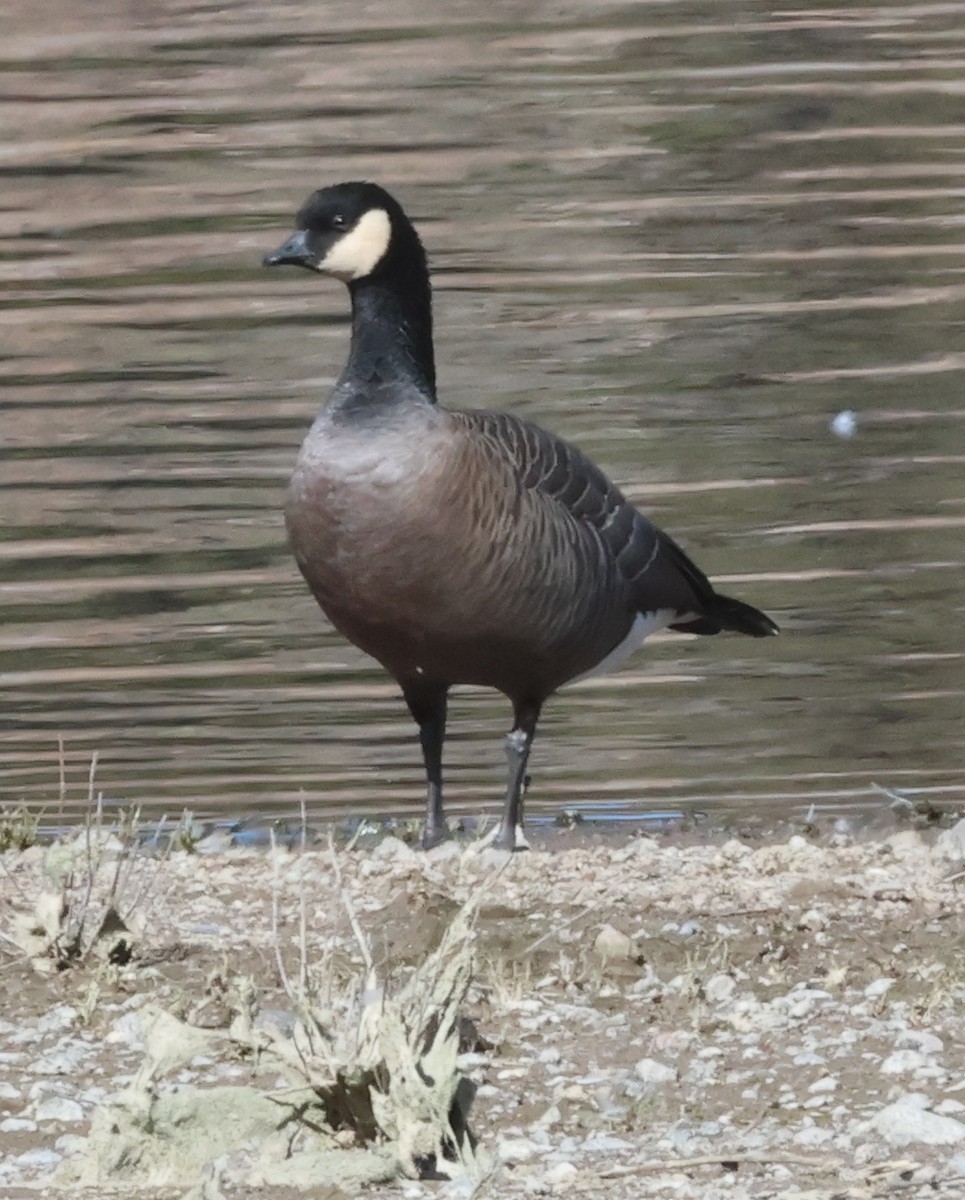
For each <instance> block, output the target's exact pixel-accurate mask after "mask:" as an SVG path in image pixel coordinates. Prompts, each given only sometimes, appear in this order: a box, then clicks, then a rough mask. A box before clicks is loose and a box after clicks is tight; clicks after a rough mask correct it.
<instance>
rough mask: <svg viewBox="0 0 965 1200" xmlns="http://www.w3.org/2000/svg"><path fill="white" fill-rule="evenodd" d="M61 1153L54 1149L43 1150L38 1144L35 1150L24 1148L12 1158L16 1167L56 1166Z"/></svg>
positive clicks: (60, 1158)
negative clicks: (21, 1152)
mask: <svg viewBox="0 0 965 1200" xmlns="http://www.w3.org/2000/svg"><path fill="white" fill-rule="evenodd" d="M62 1157H63V1156H62V1155H60V1154H58V1153H57V1151H56V1150H45V1149H43V1148H42V1147H40V1146H38V1147H37V1148H36V1149H35V1150H25V1151H24V1152H23V1154H18V1155H17V1157H16V1158H15V1159H14V1160H13V1161H14V1162H15V1163H16V1164H17V1166H18V1167H34V1168H36V1167H56V1166H57V1164H58V1163H59V1162H60V1161H61V1160H62Z"/></svg>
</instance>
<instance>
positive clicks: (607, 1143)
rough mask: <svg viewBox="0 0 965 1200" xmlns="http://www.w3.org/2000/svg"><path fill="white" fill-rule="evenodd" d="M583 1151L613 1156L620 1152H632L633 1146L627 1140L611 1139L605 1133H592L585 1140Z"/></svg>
mask: <svg viewBox="0 0 965 1200" xmlns="http://www.w3.org/2000/svg"><path fill="white" fill-rule="evenodd" d="M583 1149H584V1150H586V1151H588V1152H589V1153H591V1154H612V1153H614V1151H619V1150H632V1149H633V1145H632V1144H631V1143H630V1142H628V1141H627V1140H626V1139H625V1138H619V1137H611V1136H610V1135H609V1134H605V1133H591V1134H589V1136H588V1137H586V1138H584V1139H583Z"/></svg>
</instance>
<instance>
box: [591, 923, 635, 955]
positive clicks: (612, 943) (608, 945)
mask: <svg viewBox="0 0 965 1200" xmlns="http://www.w3.org/2000/svg"><path fill="white" fill-rule="evenodd" d="M593 951H594V953H595V954H596V955H597V956H598V957H599V958H602V959H604V960H606V959H612V958H630V956H631V955H632V954H633V942H631V941H630V939H629V938H628V937H627V935H626V934H625V933H621V932H620V930H619V929H615V928H614V927H613V926H612V925H604V926H602V928H601V929H600V932H599V933H598V934H597V935H596V939H595V940H594V942H593Z"/></svg>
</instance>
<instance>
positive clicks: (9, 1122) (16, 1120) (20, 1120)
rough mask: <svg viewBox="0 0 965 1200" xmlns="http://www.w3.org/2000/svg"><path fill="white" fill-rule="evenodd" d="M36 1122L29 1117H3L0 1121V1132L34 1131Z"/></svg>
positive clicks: (35, 1130)
mask: <svg viewBox="0 0 965 1200" xmlns="http://www.w3.org/2000/svg"><path fill="white" fill-rule="evenodd" d="M36 1132H37V1122H36V1121H32V1120H31V1119H30V1118H29V1117H4V1119H3V1120H2V1121H0V1133H36Z"/></svg>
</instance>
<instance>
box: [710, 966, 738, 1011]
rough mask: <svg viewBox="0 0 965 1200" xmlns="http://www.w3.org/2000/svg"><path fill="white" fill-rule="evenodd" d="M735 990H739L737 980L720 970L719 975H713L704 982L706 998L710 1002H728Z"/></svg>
mask: <svg viewBox="0 0 965 1200" xmlns="http://www.w3.org/2000/svg"><path fill="white" fill-rule="evenodd" d="M735 991H737V983H736V981H735V980H734V979H732V978H731V977H730V975H725V974H724V973H723V972H720V973H719V974H717V975H711V977H710V978H709V979H708V980H707V982H706V983H705V984H704V999H705V1000H706V1001H707V1003H708V1004H726V1003H727V1001H728V1000H730V999H731V998H732V997H733V995H734V992H735Z"/></svg>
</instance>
